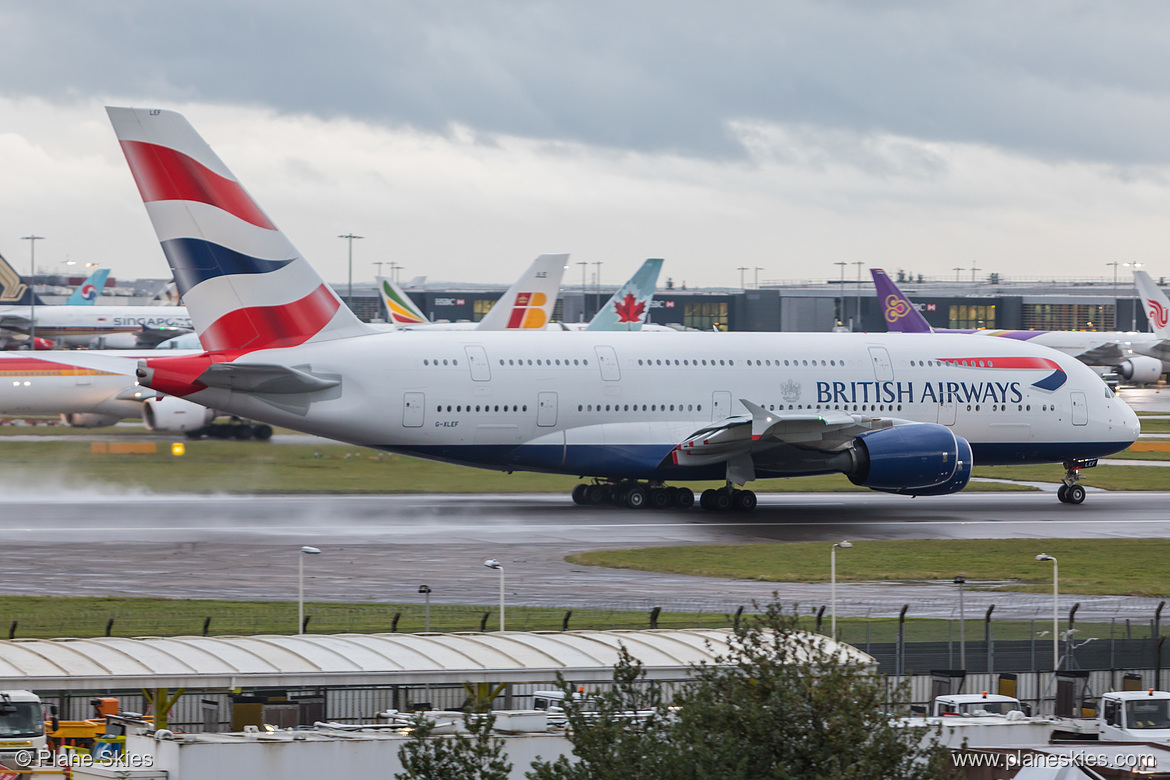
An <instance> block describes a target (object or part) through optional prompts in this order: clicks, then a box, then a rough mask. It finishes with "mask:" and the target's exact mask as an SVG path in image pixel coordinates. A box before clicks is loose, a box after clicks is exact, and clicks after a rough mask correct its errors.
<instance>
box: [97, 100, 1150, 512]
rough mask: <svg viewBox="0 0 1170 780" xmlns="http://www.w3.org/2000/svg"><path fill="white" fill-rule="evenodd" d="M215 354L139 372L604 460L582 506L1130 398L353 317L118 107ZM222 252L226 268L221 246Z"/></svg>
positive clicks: (869, 462)
mask: <svg viewBox="0 0 1170 780" xmlns="http://www.w3.org/2000/svg"><path fill="white" fill-rule="evenodd" d="M107 111H108V113H109V116H110V119H111V121H112V123H113V126H114V129H115V131H116V133H117V136H118V139H119V141H120V143H121V146H122V150H123V152H124V154H125V156H126V159H127V161H128V163H129V165H130V169H131V171H132V173H133V175H134V178H135V180H136V181H137V183H138V187H139V191H140V193H141V194H142V197H143V200H144V202H145V204H146V210H147V213H148V215H149V216H150V219H151V222H152V223H153V225H154V228H155V231H156V232H157V234H158V237H159V239H160V241H161V242H162V244H163V246H164V248H165V250H166V251H165V254H166V256H167V260H168V262H169V263H170V264H171V268H172V270H173V271H174V275H175V279H176V280H177V281H178V283H179V288H180V292H181V293H182V294H183V299H184V300H185V301H186V302H187V306H188V309H189V311H190V312H191V316H192V320H193V321H194V323H195V326H196V330H197V331H198V332H199V334H200V339H201V341H202V343H203V345H204V346H205V347H206V348H207V350H208V351H207V352H205V353H202V354H198V355H182V356H179V355H176V356H173V357H169V356H168V357H157V358H145V359H142V360H141V361H140V362H139V365H138V369H137V375H138V378H139V382H140V384H142V385H143V386H144V387H149V388H151V389H153V390H155V391H158V392H163V393H168V394H170V395H174V396H178V397H181V398H185V399H188V400H191V401H194V402H196V403H199V404H203V405H205V406H208V407H211V408H214V409H218V410H221V411H224V412H227V413H231V414H237V415H239V416H242V417H246V418H249V419H256V420H263V421H265V422H267V423H269V424H273V425H283V426H287V427H290V428H293V429H296V430H300V431H304V432H307V433H314V434H319V435H323V436H326V437H329V438H332V439H338V440H341V441H346V442H351V443H354V444H359V445H366V446H370V447H375V448H378V449H383V450H389V451H395V452H402V453H406V454H410V455H416V456H420V457H426V458H432V459H436V460H443V461H449V462H455V463H463V464H467V465H473V466H478V467H482V468H490V469H498V470H501V471H512V470H516V469H520V470H531V471H546V472H553V473H561V474H577V475H585V476H590V477H595V478H596V480H595V481H594V482H592V483H591V484H581V485H578V486H577V488H575V489H574V491H573V497H574V499H575V500H577V501H579V502H597V501H602V500H605V499H606V498H607V497H609V498H612V499H613V500H615V501H618V502H621V503H624V504H625V505H627V506H630V507H641V506H644V505H645V504H647V503H648V502H649V503H650V504H651V505H654V506H668V505H671V504H674V505H676V506H686V505H689V504H690V503H691V502H693V500H694V497H693V494H691V492H690V491H689V490H688V489H686V488H674V489H671V488H667V487H666V486H665V485H664V484H663V483H664V481H665V480H680V479H720V480H725V481H726V487H724V488H722V489H718V490H715V489H712V490H710V491H707V492H705V493H704V495H703V497H702V500H701V503H702V505H703V506H704V507H707V508H711V509H723V508H728V507H732V506H734V507H737V508H739V509H741V510H749V509H751V508H753V507H754V506H755V503H756V497H755V494H754V493H753V492H752V491H751V490H737V489H735V488H734V487H733V486H734V485H743V484H744V483H746V482H749V481H752V480H756V479H763V478H772V477H794V476H802V475H807V474H824V473H832V472H843V473H845V474H847V475H848V477H849V478H850V479H851V480H852V481H853V482H854V483H855V484H858V485H863V486H867V487H870V488H873V489H875V490H879V491H884V492H891V493H900V494H906V495H942V494H947V493H953V492H956V491H958V490H961V489H962V488H963V487H964V486H965V485H966V484H967V481H968V479H969V478H970V475H971V468H972V463H973V462H975V463H988V464H990V463H1033V462H1035V463H1043V462H1054V461H1055V462H1063V463H1064V464H1065V468H1066V476H1065V485H1064V486H1063V487H1062V489H1061V491H1060V498H1061V499H1062V500H1064V501H1067V502H1072V503H1079V502H1080V501H1083V500H1084V488H1083V487H1081V486H1080V485H1079V484H1077V481H1076V480H1077V478H1078V477H1079V474H1080V470H1081V469H1082V468H1085V467H1087V466H1090V465H1093V464H1094V463H1095V460H1094V459H1095V458H1097V457H1099V456H1103V455H1107V454H1110V453H1113V452H1116V451H1118V450H1121V449H1124V448H1125V447H1127V446H1129V444H1131V443H1132V442H1133V441H1134V440H1136V438H1137V435H1138V422H1137V418H1136V416H1135V415H1134V413H1133V412H1132V411H1131V410H1130V409H1129V407H1128V406H1126V405H1125V404H1124V403H1122V402H1121V401H1120V400H1118V399H1117V398H1115V397H1114V396H1113V394H1112V393H1111V392H1110V391H1109V389H1108V388H1107V387H1106V386H1105V385H1103V384H1102V383H1101V381H1100V379H1099V378H1098V377H1097V376H1096V375H1095V374H1093V372H1092V371H1090V370H1089V369H1088V368H1086V367H1085V366H1084V365H1082V364H1081V363H1079V362H1077V361H1075V360H1073V359H1071V358H1067V357H1065V356H1062V355H1059V354H1057V353H1053V352H1051V351H1050V350H1047V349H1042V348H1039V347H1035V346H1033V345H1031V344H1028V343H1024V342H1016V341H1011V340H1007V339H1003V340H992V339H971V338H969V337H966V336H935V335H927V336H919V337H915V336H891V335H888V334H876V335H875V334H819V333H793V334H788V333H718V334H715V333H662V334H659V335H657V336H655V337H653V338H647V337H645V336H643V335H640V334H634V333H623V332H613V331H610V332H606V331H589V332H583V333H579V334H577V335H576V336H575V337H573V338H565V337H563V336H561V335H556V334H552V333H547V332H540V331H536V332H525V333H508V334H503V333H496V332H484V331H475V332H467V331H422V332H418V333H415V334H413V336H412V337H411V338H402V337H401V335H400V334H394V333H384V332H383V333H379V332H377V331H375V330H374V329H372V328H371V327H370V326H369V325H366V324H365V323H362V322H361V321H360V320H358V319H357V318H356V317H355V316H354V315H353V313H352V312H350V311H349V310H348V309H347V308H346V307H345V305H344V304H343V303H342V301H341V299H340V298H338V297H337V296H336V295H335V294H334V293H333V291H332V290H330V288H329V287H328V285H326V284H325V283H324V282H323V281H322V279H321V277H320V276H319V275H318V274H317V273H316V271H315V270H314V269H313V268H312V266H310V265H309V263H308V262H307V261H306V260H305V259H304V258H303V257H302V256H301V255H300V254H299V253H298V252H297V251H296V249H295V247H293V246H292V244H291V243H290V242H289V240H288V239H287V238H286V237H285V235H284V234H283V233H281V232H280V231H279V230H278V229H277V228H276V226H275V225H274V224H273V222H272V221H271V220H270V219H269V217H268V216H267V215H266V214H265V213H264V212H263V211H262V210H261V209H260V207H259V206H258V205H256V203H255V202H254V201H253V200H252V199H251V197H250V196H249V195H248V194H247V192H246V191H245V190H244V189H243V187H241V186H240V184H239V183H238V181H237V180H236V179H235V177H234V176H233V175H232V174H231V172H230V170H229V169H228V168H227V166H225V165H224V163H223V162H222V161H221V160H220V159H219V158H218V157H217V156H216V155H215V153H214V152H213V151H212V150H211V148H210V147H208V146H207V144H206V143H205V142H204V141H203V139H202V138H200V137H199V135H198V134H197V133H196V131H195V130H194V128H192V127H191V126H190V125H189V124H188V123H187V121H186V120H185V119H184V118H183V117H182V116H181V115H179V114H177V113H174V112H172V111H164V110H156V109H130V108H109V109H107ZM208 257H215V258H218V261H217V262H216V263H214V264H209V263H207V262H204V260H203V258H208Z"/></svg>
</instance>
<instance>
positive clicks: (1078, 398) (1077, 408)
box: [1071, 391, 1089, 425]
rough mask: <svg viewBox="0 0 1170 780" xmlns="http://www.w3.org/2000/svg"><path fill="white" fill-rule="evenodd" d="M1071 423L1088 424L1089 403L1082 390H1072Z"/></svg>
mask: <svg viewBox="0 0 1170 780" xmlns="http://www.w3.org/2000/svg"><path fill="white" fill-rule="evenodd" d="M1071 395H1072V424H1073V425H1088V424H1089V405H1088V402H1087V400H1086V398H1085V394H1084V393H1082V392H1079V391H1077V392H1073V393H1072V394H1071Z"/></svg>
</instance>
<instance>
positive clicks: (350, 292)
mask: <svg viewBox="0 0 1170 780" xmlns="http://www.w3.org/2000/svg"><path fill="white" fill-rule="evenodd" d="M338 238H344V239H346V240H347V241H349V290H348V292H346V296H347V297H348V298H349V300H348V301H346V305H347V306H353V240H354V239H355V238H365V236H355V235H354V234H353V233H346V234H345V235H344V236H338Z"/></svg>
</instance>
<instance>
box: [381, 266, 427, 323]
mask: <svg viewBox="0 0 1170 780" xmlns="http://www.w3.org/2000/svg"><path fill="white" fill-rule="evenodd" d="M377 281H378V293H379V294H380V295H381V296H382V303H383V304H385V305H386V316H387V317H388V318H389V321H390V322H392V323H394V324H395V325H423V324H425V323H427V322H430V320H428V319H427V315H425V314H423V312H422V309H420V308H419V307H418V306H417V305H416V304H415V302H414V301H412V300H411V299H410V296H409V295H407V294H406V293H404V292H403V291H402V288H401V287H399V286H398V285H397V284H395V283H394V282H393V281H392V280H391V279H389V278H387V277H385V276H379V277H378V278H377Z"/></svg>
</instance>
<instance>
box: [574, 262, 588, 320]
mask: <svg viewBox="0 0 1170 780" xmlns="http://www.w3.org/2000/svg"><path fill="white" fill-rule="evenodd" d="M577 265H579V266H581V320H580V321H581V322H584V321H585V272H586V271H587V270H588V269H589V263H587V262H585V261H584V260H582V261H581V262H579V263H577Z"/></svg>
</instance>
